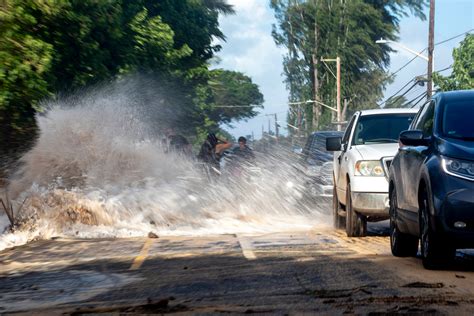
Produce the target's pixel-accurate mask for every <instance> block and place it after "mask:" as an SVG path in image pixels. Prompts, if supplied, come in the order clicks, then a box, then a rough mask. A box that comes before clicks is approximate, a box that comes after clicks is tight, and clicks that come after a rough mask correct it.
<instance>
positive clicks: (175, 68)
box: [0, 0, 263, 151]
mask: <svg viewBox="0 0 474 316" xmlns="http://www.w3.org/2000/svg"><path fill="white" fill-rule="evenodd" d="M233 13H234V11H233V9H232V6H230V5H229V4H227V2H226V0H180V1H175V0H160V1H156V0H122V1H112V0H105V1H96V0H80V1H79V0H31V1H23V0H0V34H1V36H0V64H1V67H0V127H1V135H0V147H3V148H0V151H1V150H2V149H3V150H5V148H4V147H10V146H11V145H12V142H13V141H14V140H15V139H16V138H18V139H19V141H20V142H22V141H23V140H24V138H30V139H31V138H32V135H33V133H32V130H34V115H35V112H36V111H38V110H41V109H39V107H38V104H40V101H41V100H43V99H45V98H49V97H54V96H55V95H57V94H58V93H64V92H66V93H67V92H71V91H75V90H77V89H82V88H83V87H87V86H90V85H94V84H96V83H100V82H104V81H108V80H114V79H116V78H120V77H123V76H126V75H127V74H130V73H140V74H142V75H145V76H146V77H153V78H154V79H155V80H157V81H159V85H160V89H161V90H160V91H164V94H163V97H162V98H160V104H159V106H160V109H161V107H164V110H163V112H166V113H168V114H169V117H173V118H174V120H169V122H172V123H176V122H181V123H182V124H181V125H180V126H179V127H178V128H181V127H182V129H183V132H185V133H188V134H192V133H195V132H196V130H197V129H198V127H202V128H210V127H213V128H218V126H219V124H221V123H229V122H230V121H231V120H232V119H240V118H248V117H251V116H253V115H255V111H254V110H253V109H252V108H248V109H245V110H240V111H231V110H228V111H227V110H226V111H217V110H212V111H211V110H208V109H212V104H215V103H216V102H222V99H223V98H233V99H232V100H231V101H230V102H236V103H239V104H248V105H256V106H258V105H260V104H261V103H262V101H263V98H262V97H261V94H259V92H258V87H257V86H256V85H255V84H253V83H252V82H251V80H250V78H248V77H246V76H244V75H243V74H238V73H232V72H226V71H223V70H222V71H221V70H219V71H211V70H210V69H209V62H210V59H211V58H213V57H214V55H215V53H216V52H218V51H219V50H220V49H221V47H220V46H219V45H216V44H215V42H214V41H213V40H214V38H220V39H225V36H224V34H223V33H222V31H221V30H220V28H219V21H218V18H219V15H221V14H233ZM239 85H240V86H239ZM246 89H248V91H247V90H246ZM169 91H173V93H169ZM239 97H240V98H241V99H239ZM183 122H186V123H183ZM163 128H166V127H163ZM18 135H22V136H24V137H18Z"/></svg>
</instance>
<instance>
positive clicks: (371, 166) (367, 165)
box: [355, 160, 385, 177]
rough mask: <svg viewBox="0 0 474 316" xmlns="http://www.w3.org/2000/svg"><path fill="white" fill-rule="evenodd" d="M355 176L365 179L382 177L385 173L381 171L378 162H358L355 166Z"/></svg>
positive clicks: (380, 164)
mask: <svg viewBox="0 0 474 316" xmlns="http://www.w3.org/2000/svg"><path fill="white" fill-rule="evenodd" d="M355 175H356V176H367V177H383V176H384V175H385V172H384V170H383V166H382V163H381V162H380V160H359V161H358V162H356V164H355Z"/></svg>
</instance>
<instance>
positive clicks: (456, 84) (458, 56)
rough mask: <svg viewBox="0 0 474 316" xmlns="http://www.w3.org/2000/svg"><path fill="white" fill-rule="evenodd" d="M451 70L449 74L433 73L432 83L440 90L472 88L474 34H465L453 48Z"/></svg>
mask: <svg viewBox="0 0 474 316" xmlns="http://www.w3.org/2000/svg"><path fill="white" fill-rule="evenodd" d="M453 59H454V63H453V72H452V73H451V75H450V76H447V77H445V76H442V75H440V74H438V73H435V74H434V76H433V79H434V83H435V85H436V86H438V88H439V90H440V91H450V90H464V89H474V34H467V35H466V37H465V38H464V40H463V41H462V42H461V45H460V46H459V47H458V48H455V49H454V50H453Z"/></svg>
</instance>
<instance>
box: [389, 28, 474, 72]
mask: <svg viewBox="0 0 474 316" xmlns="http://www.w3.org/2000/svg"><path fill="white" fill-rule="evenodd" d="M472 31H474V29H470V30H469V31H466V32H463V33H461V34H458V35H455V36H453V37H450V38H448V39H445V40H443V41H441V42H438V43H435V44H434V46H437V45H441V44H444V43H446V42H449V41H452V40H453V39H456V38H458V37H461V36H463V35H466V34H469V33H471V32H472ZM427 49H428V47H425V48H424V49H422V50H421V51H419V52H418V54H421V53H423V52H424V51H426V50H427ZM417 58H418V56H415V57H413V58H412V59H410V60H409V61H408V62H407V63H406V64H404V65H403V66H401V67H400V68H398V69H397V70H396V71H395V72H393V73H391V74H390V76H388V78H391V77H393V76H394V75H396V74H397V73H399V72H400V71H402V70H403V69H405V68H406V67H407V66H408V65H409V64H411V63H412V62H413V61H414V60H415V59H417Z"/></svg>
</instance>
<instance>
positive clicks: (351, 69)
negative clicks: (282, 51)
mask: <svg viewBox="0 0 474 316" xmlns="http://www.w3.org/2000/svg"><path fill="white" fill-rule="evenodd" d="M425 4H426V1H425V0H387V1H370V0H351V1H348V0H342V1H332V0H272V1H271V6H272V8H273V9H274V11H275V16H276V18H277V21H278V23H277V24H276V25H274V27H273V37H274V39H275V42H276V43H277V44H278V45H280V46H283V47H285V48H287V54H286V56H285V58H284V72H285V76H286V84H287V87H288V90H289V92H290V96H289V99H290V102H298V101H306V100H314V99H315V100H318V101H322V102H324V103H326V104H329V105H331V106H335V103H336V102H335V99H336V89H335V87H336V82H335V78H334V77H335V73H336V70H335V68H336V67H335V65H334V63H329V62H328V63H325V62H322V61H321V59H322V58H330V59H334V58H336V56H338V57H340V58H341V73H342V75H341V84H342V96H343V98H346V99H348V100H351V102H350V108H349V111H351V110H354V109H360V108H371V107H375V106H376V101H377V100H378V99H380V97H381V96H382V93H383V89H384V87H385V84H386V80H387V76H386V73H385V70H384V69H385V68H386V67H388V65H389V63H390V57H389V53H390V52H391V49H390V47H389V46H387V45H379V44H376V43H375V42H376V40H377V39H380V38H385V39H388V40H396V39H397V33H398V29H399V21H400V18H401V17H403V16H406V15H407V14H408V12H409V11H411V13H412V14H414V15H415V16H418V17H420V18H423V19H424V18H425V17H424V15H423V8H424V6H425ZM407 10H409V11H408V12H407ZM298 112H299V114H296V113H298ZM293 113H295V114H294V115H292V116H290V121H291V123H292V124H297V125H300V124H302V122H303V123H305V124H302V125H305V127H306V130H307V131H308V132H309V131H311V130H312V129H318V128H322V127H330V122H331V120H332V119H333V118H332V113H331V112H330V111H329V110H327V109H321V107H320V106H313V107H311V106H310V105H309V106H308V105H304V106H300V107H299V109H297V110H295V111H294V112H293ZM298 118H300V120H301V118H303V119H304V120H302V121H300V122H298Z"/></svg>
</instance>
